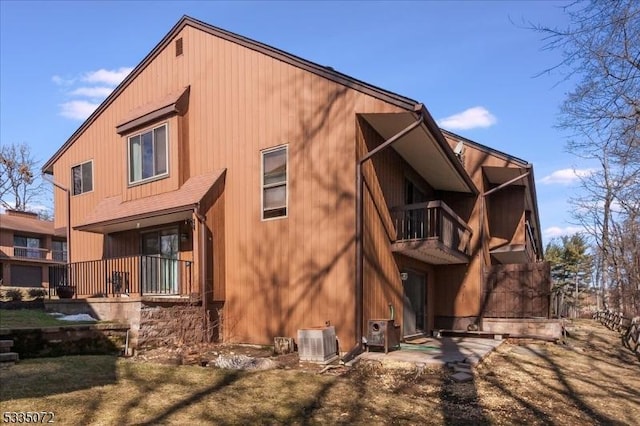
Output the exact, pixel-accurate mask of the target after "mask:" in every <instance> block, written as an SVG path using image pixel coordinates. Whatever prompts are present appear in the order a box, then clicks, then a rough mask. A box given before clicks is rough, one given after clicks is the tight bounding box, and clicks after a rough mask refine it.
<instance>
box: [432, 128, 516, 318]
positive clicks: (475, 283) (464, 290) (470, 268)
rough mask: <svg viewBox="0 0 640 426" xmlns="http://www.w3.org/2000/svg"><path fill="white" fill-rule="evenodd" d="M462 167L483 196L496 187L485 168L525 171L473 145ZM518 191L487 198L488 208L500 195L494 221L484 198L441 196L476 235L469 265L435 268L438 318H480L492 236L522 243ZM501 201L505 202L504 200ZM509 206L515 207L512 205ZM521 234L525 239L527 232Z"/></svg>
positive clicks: (468, 150) (451, 139) (453, 194)
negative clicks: (491, 182) (498, 234)
mask: <svg viewBox="0 0 640 426" xmlns="http://www.w3.org/2000/svg"><path fill="white" fill-rule="evenodd" d="M447 141H448V142H449V144H450V146H451V147H452V148H453V147H454V146H455V145H456V144H457V142H458V141H457V140H455V139H453V138H451V137H447ZM463 164H464V167H465V170H467V172H468V173H469V175H470V176H471V179H472V180H473V182H474V184H475V185H476V186H477V188H478V189H479V191H480V193H484V192H486V191H488V190H489V189H491V188H492V187H493V186H489V185H488V184H487V182H486V179H485V176H484V174H483V167H522V165H521V164H516V163H515V162H513V161H509V160H508V159H505V158H502V157H499V156H497V155H493V154H490V153H487V152H485V151H483V150H480V149H478V148H476V147H474V146H473V145H470V144H466V145H465V151H464V158H463ZM494 186H495V185H494ZM503 191H506V192H505V195H502V194H501V193H502V192H503ZM519 191H520V190H519V189H518V188H517V187H515V188H514V189H513V190H512V189H511V188H506V189H503V190H500V191H498V192H496V193H494V194H493V195H490V196H489V197H488V199H487V205H489V204H490V203H492V202H493V197H496V196H498V194H501V195H500V196H499V198H498V199H499V200H500V203H501V204H500V208H497V207H495V206H494V208H493V213H491V214H492V215H493V214H498V216H499V217H492V216H490V215H489V214H487V213H486V212H485V213H483V212H482V210H483V209H484V207H483V202H484V201H483V197H482V196H478V197H475V198H474V197H467V196H460V194H456V193H441V194H440V196H441V197H442V199H443V200H444V201H445V202H446V203H447V204H448V205H449V206H450V207H451V208H452V209H453V210H454V211H455V212H456V213H457V214H458V215H459V216H460V217H462V218H463V219H465V220H468V225H469V226H470V227H471V229H472V232H473V234H472V238H471V258H470V262H469V264H468V265H448V266H438V267H437V268H436V277H437V278H436V285H435V297H436V299H437V305H436V307H435V315H436V317H446V318H464V317H475V316H477V315H480V313H481V310H482V303H483V298H482V294H483V289H484V284H483V283H484V273H485V271H486V270H487V268H488V267H490V265H491V255H490V254H489V250H490V245H489V241H490V240H491V237H492V236H493V234H492V232H494V231H498V232H499V233H500V235H506V234H508V233H509V232H510V233H511V234H512V238H511V239H510V240H509V241H506V242H504V241H503V244H504V243H514V244H518V243H521V242H520V236H519V235H520V230H521V229H522V230H524V228H523V226H524V198H523V195H522V194H523V193H522V192H519ZM517 194H519V195H517ZM500 197H502V198H504V199H506V200H502V199H501V198H500ZM518 197H519V198H518ZM510 202H512V203H513V204H509V203H510ZM514 206H515V207H514ZM505 224H508V226H505ZM514 224H517V226H516V228H515V229H513V225H514ZM501 227H502V228H503V229H501ZM507 228H509V229H510V230H508V229H507ZM521 234H522V237H524V232H522V233H521Z"/></svg>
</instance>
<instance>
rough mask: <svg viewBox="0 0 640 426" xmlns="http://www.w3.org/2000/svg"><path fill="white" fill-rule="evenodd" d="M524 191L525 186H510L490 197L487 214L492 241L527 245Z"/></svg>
mask: <svg viewBox="0 0 640 426" xmlns="http://www.w3.org/2000/svg"><path fill="white" fill-rule="evenodd" d="M524 191H525V188H524V187H523V186H509V187H506V188H503V189H501V190H500V191H498V192H495V193H493V194H491V195H490V196H489V198H488V199H487V214H488V218H489V224H488V225H489V235H490V236H491V238H492V239H493V238H496V239H499V240H501V241H504V243H506V244H524V243H525V229H524V219H525V215H524V196H525V194H524ZM490 248H494V247H493V246H492V247H490Z"/></svg>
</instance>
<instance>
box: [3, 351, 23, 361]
mask: <svg viewBox="0 0 640 426" xmlns="http://www.w3.org/2000/svg"><path fill="white" fill-rule="evenodd" d="M19 359H20V356H19V355H18V354H17V353H15V352H4V353H0V362H15V361H18V360H19Z"/></svg>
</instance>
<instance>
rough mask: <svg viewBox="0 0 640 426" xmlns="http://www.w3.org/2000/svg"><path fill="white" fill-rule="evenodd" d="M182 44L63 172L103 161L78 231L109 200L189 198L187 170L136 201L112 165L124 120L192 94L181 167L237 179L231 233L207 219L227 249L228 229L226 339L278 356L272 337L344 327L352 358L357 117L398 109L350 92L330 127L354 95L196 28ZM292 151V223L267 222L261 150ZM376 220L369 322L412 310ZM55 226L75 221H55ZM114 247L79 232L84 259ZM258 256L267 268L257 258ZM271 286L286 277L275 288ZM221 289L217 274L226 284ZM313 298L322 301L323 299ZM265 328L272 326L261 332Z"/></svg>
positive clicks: (231, 188) (64, 161) (120, 102)
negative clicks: (165, 195) (174, 192)
mask: <svg viewBox="0 0 640 426" xmlns="http://www.w3.org/2000/svg"><path fill="white" fill-rule="evenodd" d="M180 36H182V37H183V39H184V46H185V52H184V54H183V56H182V57H179V58H176V57H175V52H174V45H173V43H171V44H169V46H168V48H167V49H166V50H165V51H163V52H161V53H160V55H159V56H158V57H157V58H156V59H155V60H154V61H153V62H152V63H151V64H150V65H149V67H148V68H147V69H146V70H144V71H143V72H142V73H141V74H140V76H139V77H138V78H137V79H136V80H135V81H134V82H132V83H131V85H130V86H129V87H128V88H127V89H125V91H124V92H123V93H122V94H121V96H120V97H119V98H118V99H117V100H116V101H115V102H114V103H113V104H112V106H110V107H109V108H108V109H107V111H106V112H105V113H104V114H103V116H102V117H100V118H98V120H96V122H95V123H94V124H93V125H92V126H91V127H90V128H89V130H88V131H87V132H86V134H85V135H83V136H82V137H81V138H80V139H78V141H77V142H76V143H74V145H73V146H72V147H71V148H70V149H69V150H68V152H67V153H65V155H64V156H63V157H62V158H61V159H60V161H58V162H57V163H56V164H55V165H54V171H55V174H56V179H57V180H59V181H61V182H67V184H68V183H69V181H70V178H69V176H68V174H69V173H70V167H71V165H72V164H76V163H78V162H81V161H84V160H86V158H87V157H88V156H92V157H95V158H96V165H95V166H96V167H95V173H96V176H95V177H96V191H95V194H93V195H91V194H85V195H83V196H81V197H75V199H73V200H72V204H73V207H72V208H73V213H74V222H75V223H78V221H79V220H80V218H81V217H83V216H85V215H87V214H88V213H90V212H91V211H92V209H93V208H94V207H95V205H96V204H97V202H98V201H99V200H100V199H101V198H103V197H105V196H107V195H115V194H119V193H122V194H123V196H124V197H125V198H126V199H134V198H136V197H141V196H145V195H151V194H158V193H162V192H165V191H167V190H170V189H172V188H173V189H175V188H177V187H178V186H179V185H180V183H181V181H182V179H180V178H179V177H178V176H177V175H178V173H177V171H178V170H176V168H178V169H181V168H180V167H178V164H177V162H176V163H172V164H171V166H170V167H171V174H172V175H171V178H170V179H166V180H163V181H158V182H157V183H154V184H147V185H140V186H136V187H132V188H131V189H126V165H122V166H121V167H117V168H114V167H111V168H109V167H107V165H109V164H117V163H118V162H120V161H126V157H127V152H126V138H123V137H120V136H119V135H116V134H115V130H114V127H115V124H116V123H117V122H118V120H119V119H121V118H122V117H124V116H125V115H126V114H127V113H128V112H129V111H130V110H132V109H133V108H135V107H137V106H140V105H143V104H145V103H147V102H151V101H154V100H156V99H157V98H159V97H162V96H164V95H165V94H167V93H169V92H172V91H174V90H176V89H178V88H180V87H184V86H185V85H187V84H189V85H191V88H192V91H191V96H190V103H189V112H188V117H187V118H186V120H187V126H188V140H187V141H186V142H185V143H186V144H187V147H188V148H187V149H186V152H185V153H184V155H186V157H185V158H182V157H180V160H181V161H183V162H184V164H187V165H188V166H186V167H185V168H186V169H188V170H189V172H188V173H190V174H191V175H196V174H201V173H203V172H206V171H210V170H212V169H219V168H221V167H226V168H227V176H226V186H225V189H224V203H222V204H221V207H220V209H221V210H222V212H223V213H224V215H223V218H224V220H222V219H221V218H220V217H218V215H217V214H216V213H215V212H216V211H217V210H216V209H217V208H218V207H217V206H216V207H215V208H212V210H210V213H208V215H212V218H208V223H210V226H211V227H212V228H214V229H212V231H213V233H214V239H215V241H216V244H217V242H218V239H217V238H216V234H218V233H217V229H215V228H216V227H218V226H224V227H225V232H224V239H223V241H222V242H221V243H223V244H224V257H225V259H226V260H225V268H224V272H223V274H224V277H223V278H224V282H225V284H226V287H225V290H226V293H224V295H223V296H220V295H219V294H216V295H215V297H216V298H220V297H225V298H226V307H225V309H226V310H227V313H228V314H229V318H228V320H229V323H228V325H229V328H228V329H227V330H225V337H226V338H231V339H235V340H238V341H252V342H259V343H269V342H271V341H272V337H273V335H270V334H269V333H275V332H283V333H285V334H286V335H289V336H295V332H296V329H297V328H299V327H303V326H311V325H319V324H322V323H323V322H324V321H325V320H330V321H331V322H332V323H333V324H334V325H336V326H337V328H338V333H339V336H340V339H341V345H342V349H343V350H348V349H349V348H350V347H351V344H352V333H353V315H354V313H353V307H354V282H353V279H354V266H353V264H354V257H355V247H354V244H353V236H354V232H355V229H354V228H355V200H354V191H355V184H354V177H355V154H356V146H355V140H356V123H355V113H356V112H363V111H376V110H377V111H386V110H392V109H390V108H389V107H388V106H385V104H384V103H383V102H381V101H378V100H373V99H371V98H370V97H368V96H366V95H364V94H362V93H358V92H355V91H353V90H351V89H348V90H347V91H346V92H347V93H346V95H344V96H342V97H338V98H336V99H335V104H334V105H333V106H332V109H331V110H330V115H329V117H327V118H326V120H325V121H321V120H322V119H323V117H322V115H321V112H322V111H323V108H324V107H325V106H326V104H327V101H328V100H330V99H333V96H334V94H335V92H336V91H340V90H343V88H342V87H341V86H338V85H336V84H334V83H331V82H329V81H327V80H324V79H322V78H320V77H318V76H315V75H312V74H310V73H308V72H305V71H301V70H300V69H297V68H294V67H292V66H290V65H286V64H284V63H282V62H280V61H277V60H274V59H271V58H268V57H266V56H264V55H261V54H259V53H257V52H255V51H252V50H248V49H245V48H242V47H240V46H238V45H234V44H232V43H229V42H227V41H223V40H220V39H217V38H215V37H212V36H210V35H205V34H204V33H202V32H200V31H197V30H194V29H192V28H186V29H185V30H184V31H183V32H182V33H181V34H180ZM170 126H171V127H173V126H175V129H174V130H175V133H174V130H172V135H177V134H178V133H177V132H178V127H177V126H178V123H177V120H176V121H170ZM312 129H316V130H317V131H316V132H312V131H311V130H312ZM174 139H177V136H175V137H174ZM96 141H98V142H96ZM173 142H174V141H172V145H173ZM175 142H176V143H177V140H176V141H175ZM281 143H288V144H289V156H290V157H289V158H290V161H289V167H290V169H289V179H290V181H289V188H288V189H289V206H288V207H289V209H288V214H289V217H288V218H287V219H279V220H274V221H264V222H263V221H261V220H260V216H261V214H260V213H261V212H260V196H261V195H260V169H261V165H260V150H261V149H264V148H265V147H269V146H275V145H279V144H281ZM173 146H174V147H175V148H173V147H172V150H175V152H173V154H172V161H173V160H174V159H173V155H176V156H180V154H181V153H178V152H177V151H178V146H177V145H173ZM381 162H382V166H381V169H384V170H387V169H388V170H391V169H392V168H394V167H396V166H397V161H396V159H394V158H393V156H389V157H386V156H385V157H383V158H382V159H381ZM368 173H369V174H371V173H372V170H369V171H368ZM389 173H391V172H389ZM174 176H175V177H174ZM372 177H373V176H372ZM389 179H390V180H391V178H389ZM385 182H386V180H384V179H383V182H382V183H383V185H382V187H381V188H378V192H379V193H378V194H377V195H376V194H375V193H374V196H376V197H382V196H384V197H387V198H388V199H389V200H391V199H392V197H393V196H394V192H392V191H390V190H388V189H387V187H386V186H385V185H386V183H385ZM98 183H99V184H98ZM393 185H396V184H395V183H394V184H393ZM63 195H64V194H62V193H60V191H57V192H56V217H57V218H64V205H65V203H64V196H63ZM366 212H367V217H368V218H369V219H367V220H368V222H367V225H368V226H369V225H370V226H371V229H372V231H371V232H373V234H372V235H371V238H370V241H369V243H368V244H370V247H369V250H373V252H374V253H375V255H376V256H377V262H379V269H380V270H379V271H378V270H376V269H373V268H371V266H372V265H368V267H367V270H366V274H367V279H368V283H367V285H368V286H370V287H368V288H370V291H369V292H368V293H367V301H368V302H370V304H371V306H372V310H370V311H369V312H368V314H370V315H384V316H386V315H388V310H387V303H388V302H389V301H392V303H399V301H400V298H399V293H398V292H399V289H400V286H401V283H400V281H399V277H397V270H398V268H397V266H396V263H395V261H394V259H393V256H392V254H391V252H390V246H389V240H388V237H386V235H385V233H384V228H383V227H382V223H381V222H380V221H379V219H376V220H374V219H372V218H375V216H376V215H377V212H376V210H375V208H374V206H373V203H372V202H371V200H370V199H368V201H367V204H366ZM369 220H371V222H369ZM56 224H57V225H59V226H62V225H64V222H63V220H61V219H56ZM102 238H103V237H102V236H100V235H97V234H90V233H81V232H75V231H74V234H73V236H72V241H73V247H72V250H73V251H74V252H75V253H77V256H80V255H81V254H83V255H85V254H86V256H88V257H91V258H98V257H101V256H102V255H103V253H102V246H103V245H102ZM118 247H120V246H118ZM123 249H124V248H123ZM374 249H375V250H374ZM216 252H217V251H216ZM256 253H257V254H262V258H256V257H254V258H251V257H252V256H251V255H252V254H256ZM268 253H270V254H272V256H267V255H266V254H268ZM214 255H215V254H214ZM74 257H75V256H74ZM216 259H217V258H216ZM74 260H79V259H74ZM252 262H254V263H255V264H253V265H252ZM325 267H326V268H325ZM323 268H325V269H323ZM214 273H215V274H217V273H218V272H217V271H214ZM314 276H315V277H317V278H316V280H315V281H313V280H312V277H314ZM265 277H266V278H267V279H266V280H264V278H265ZM271 277H275V278H274V280H273V282H271V283H270V282H269V278H271ZM218 280H219V278H218V275H215V282H217V281H218ZM314 291H315V292H317V297H316V298H312V297H310V295H311V294H313V292H314ZM263 292H266V294H265V297H262V294H261V293H263ZM269 301H274V304H273V305H271V304H270V303H269ZM396 312H398V313H399V310H398V307H397V306H396ZM275 317H278V318H280V319H274V318H275ZM258 318H262V319H263V320H264V323H262V322H257V321H256V319H258ZM285 320H286V328H283V327H285Z"/></svg>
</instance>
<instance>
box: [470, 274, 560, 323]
mask: <svg viewBox="0 0 640 426" xmlns="http://www.w3.org/2000/svg"><path fill="white" fill-rule="evenodd" d="M485 279H486V287H485V291H484V294H483V302H484V303H483V309H482V316H483V317H487V318H531V317H543V318H547V317H548V316H549V304H550V297H551V269H550V266H549V263H548V262H540V263H527V264H517V265H494V266H491V267H490V268H488V270H487V272H486V273H485Z"/></svg>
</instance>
